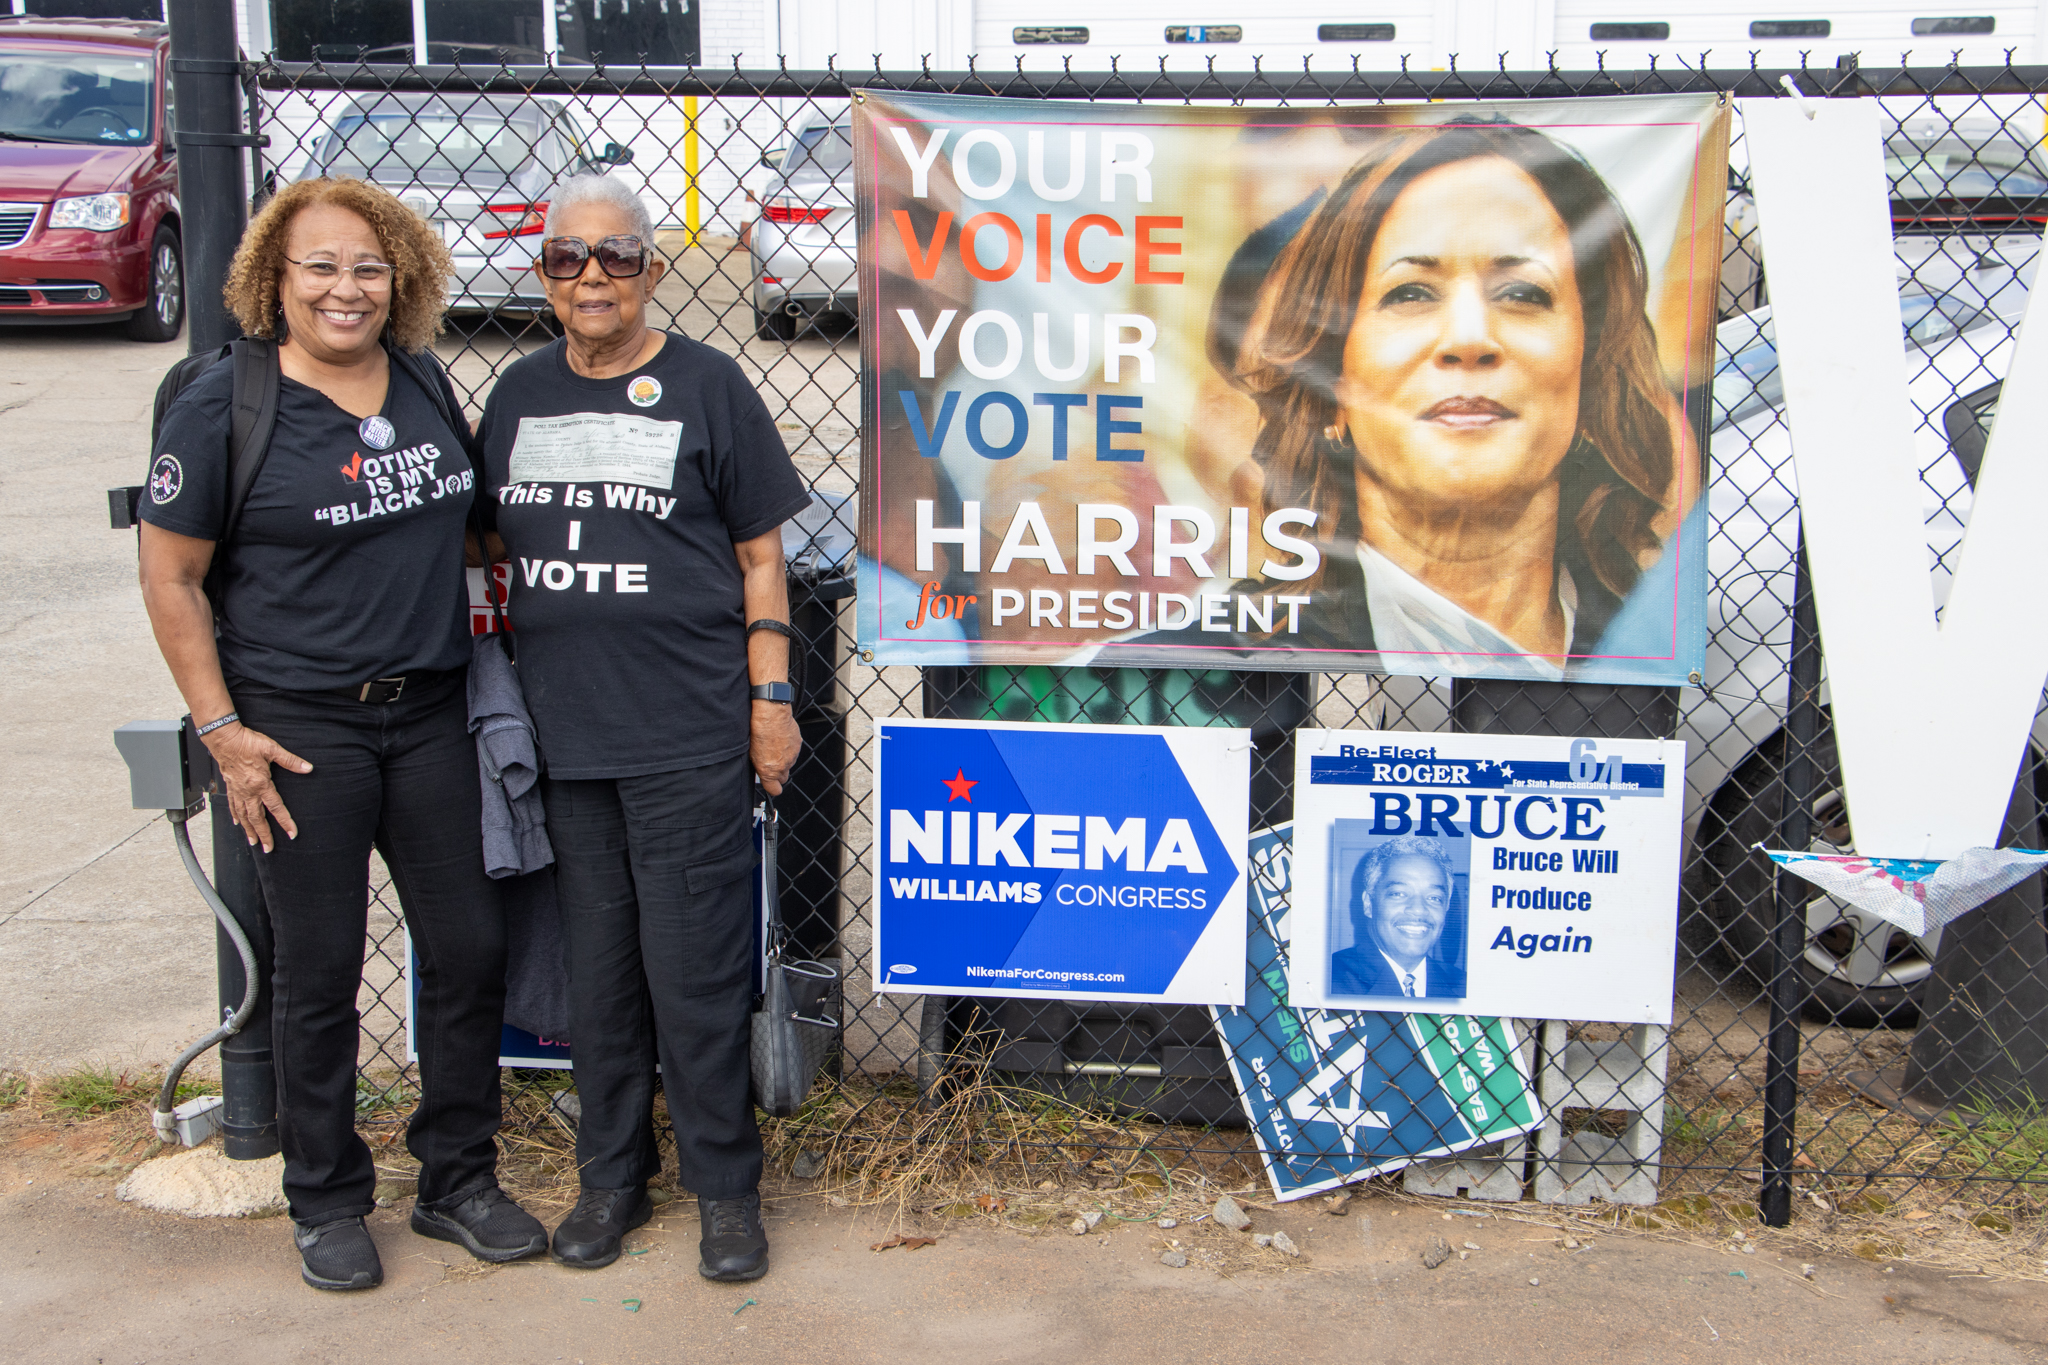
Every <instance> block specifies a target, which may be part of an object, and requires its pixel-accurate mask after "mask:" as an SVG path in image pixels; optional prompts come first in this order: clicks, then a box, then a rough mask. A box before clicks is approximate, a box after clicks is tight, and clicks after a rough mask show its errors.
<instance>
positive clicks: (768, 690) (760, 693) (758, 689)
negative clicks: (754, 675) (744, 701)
mask: <svg viewBox="0 0 2048 1365" xmlns="http://www.w3.org/2000/svg"><path fill="white" fill-rule="evenodd" d="M747 695H748V696H749V697H752V698H753V699H754V700H755V701H779V702H781V703H782V704H783V705H784V706H795V705H796V689H795V688H794V687H791V686H790V685H789V684H788V683H786V682H769V683H755V684H754V685H753V686H752V687H750V688H748V689H747Z"/></svg>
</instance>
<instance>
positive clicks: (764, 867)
mask: <svg viewBox="0 0 2048 1365" xmlns="http://www.w3.org/2000/svg"><path fill="white" fill-rule="evenodd" d="M754 796H755V799H756V800H757V801H759V803H760V805H761V810H762V819H761V899H762V902H763V904H764V905H765V907H766V909H767V911H768V931H767V940H766V942H765V943H764V944H763V945H762V946H763V948H764V949H765V950H766V954H767V958H768V965H769V967H770V968H774V967H776V966H778V965H779V964H780V963H781V961H782V958H783V950H784V949H785V948H786V947H787V946H788V940H789V930H788V929H787V928H786V927H785V926H784V925H783V923H782V889H781V887H780V885H779V883H780V881H781V879H780V878H779V877H777V876H776V874H775V871H776V863H775V859H776V852H777V849H776V844H777V842H778V835H779V831H780V829H781V822H780V820H779V819H778V817H777V816H776V814H775V798H774V797H772V796H770V795H769V794H768V790H767V788H765V787H763V786H762V785H761V779H760V777H759V776H758V775H757V776H756V777H755V778H754Z"/></svg>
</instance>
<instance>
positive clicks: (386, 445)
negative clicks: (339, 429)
mask: <svg viewBox="0 0 2048 1365" xmlns="http://www.w3.org/2000/svg"><path fill="white" fill-rule="evenodd" d="M356 435H358V436H360V437H362V438H363V444H364V445H366V446H368V447H369V448H370V449H372V450H389V449H391V447H393V446H395V445H397V444H398V431H397V429H396V428H395V427H393V426H392V425H391V422H390V420H389V419H388V418H386V417H384V416H383V415H382V414H381V413H380V414H374V415H372V416H369V417H365V418H364V419H363V420H362V422H361V423H359V424H358V425H357V427H356Z"/></svg>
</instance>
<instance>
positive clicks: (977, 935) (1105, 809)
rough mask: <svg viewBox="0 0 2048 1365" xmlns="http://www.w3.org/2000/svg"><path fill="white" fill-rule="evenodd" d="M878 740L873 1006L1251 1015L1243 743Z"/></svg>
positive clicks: (1138, 732)
mask: <svg viewBox="0 0 2048 1365" xmlns="http://www.w3.org/2000/svg"><path fill="white" fill-rule="evenodd" d="M875 730H876V733H877V739H878V742H877V744H876V746H875V748H876V754H877V757H876V760H875V789H876V797H877V799H876V802H875V806H876V809H877V811H878V812H879V813H880V816H881V825H880V828H879V829H877V830H876V831H875V842H874V874H875V904H876V907H877V912H876V916H875V950H874V961H875V989H876V990H879V991H902V992H910V993H915V994H927V995H929V994H941V995H997V996H1030V997H1038V998H1043V999H1084V1000H1144V1001H1158V1002H1162V1003H1170V1004H1183V1005H1235V1004H1240V1003H1242V1002H1243V1000H1244V971H1245V957H1244V925H1245V919H1244V906H1245V877H1244V868H1245V838H1246V835H1247V833H1248V829H1249V825H1248V820H1249V817H1248V813H1247V811H1248V805H1249V797H1250V789H1251V733H1250V732H1249V731H1247V730H1241V729H1230V728H1225V727H1214V728H1210V727H1173V728H1166V729H1150V728H1145V727H1140V726H1126V725H1023V724H1006V723H1003V722H1000V721H945V720H883V721H877V722H875Z"/></svg>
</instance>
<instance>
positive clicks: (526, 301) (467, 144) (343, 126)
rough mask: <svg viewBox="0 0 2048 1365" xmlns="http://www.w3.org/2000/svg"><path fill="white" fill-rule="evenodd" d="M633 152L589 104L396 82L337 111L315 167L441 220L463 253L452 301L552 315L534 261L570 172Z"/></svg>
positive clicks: (468, 307) (547, 320)
mask: <svg viewBox="0 0 2048 1365" xmlns="http://www.w3.org/2000/svg"><path fill="white" fill-rule="evenodd" d="M632 159H633V153H632V151H631V149H630V148H626V147H621V146H620V145H619V144H617V143H615V142H614V143H608V144H603V145H602V149H600V144H598V143H597V142H596V141H595V140H594V138H593V136H592V134H591V132H590V131H589V129H588V128H587V127H585V126H584V124H583V120H582V115H581V111H578V110H574V109H572V108H571V107H570V106H569V105H568V104H566V103H565V102H563V101H561V100H554V99H535V98H529V97H527V96H524V95H419V94H389V95H381V96H372V97H365V98H358V99H351V100H349V101H348V102H347V103H345V104H344V105H343V106H341V107H340V108H339V109H337V110H335V111H334V113H333V114H332V115H331V116H330V118H329V121H328V127H327V130H326V132H325V133H324V135H323V136H322V137H321V138H320V139H319V141H318V143H317V144H316V146H315V150H314V153H313V156H312V158H311V159H310V160H309V161H308V162H307V164H306V170H305V175H306V176H307V177H309V178H310V177H313V176H320V175H342V176H356V177H359V178H361V179H364V180H368V181H371V182H373V183H375V184H377V185H380V186H382V187H383V188H385V189H387V190H390V191H391V192H392V193H393V194H395V195H397V196H398V198H399V199H400V200H401V201H402V202H403V203H404V204H405V205H406V207H407V208H410V209H411V210H412V211H413V212H415V213H417V214H419V215H420V216H421V217H422V218H425V219H427V220H428V221H429V222H431V223H433V224H434V226H435V227H436V228H437V229H438V230H439V231H440V232H441V234H442V238H443V240H444V241H446V242H447V244H448V249H449V250H450V251H451V252H453V253H454V256H455V280H454V282H453V283H454V288H455V293H454V295H453V297H451V298H450V299H449V301H448V306H449V309H450V310H451V311H453V312H470V313H474V312H481V313H501V312H516V313H529V314H531V315H533V316H534V317H536V318H538V319H540V320H541V322H542V324H543V325H544V326H545V325H549V324H551V323H552V322H553V312H552V310H551V309H550V308H549V306H548V302H547V295H546V293H545V292H544V291H543V290H542V288H541V285H540V282H539V281H538V280H537V279H535V278H534V274H533V271H532V270H531V269H530V267H531V265H532V263H533V257H534V253H535V250H536V248H537V246H538V244H539V242H540V233H541V227H542V221H543V218H544V217H545V215H546V213H547V207H548V196H549V195H550V194H551V193H552V192H553V190H554V187H555V185H556V184H558V183H559V182H560V181H562V180H565V179H567V178H568V177H570V176H572V175H579V174H583V173H585V172H592V171H596V172H602V171H606V170H609V169H610V168H612V167H614V166H623V165H625V164H627V163H628V162H630V161H631V160H632Z"/></svg>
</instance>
